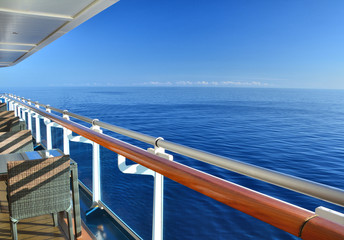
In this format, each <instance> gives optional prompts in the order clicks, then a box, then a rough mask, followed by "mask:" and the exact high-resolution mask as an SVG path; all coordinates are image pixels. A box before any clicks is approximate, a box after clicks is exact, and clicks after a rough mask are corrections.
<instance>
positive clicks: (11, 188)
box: [7, 155, 74, 239]
mask: <svg viewBox="0 0 344 240" xmlns="http://www.w3.org/2000/svg"><path fill="white" fill-rule="evenodd" d="M69 168H70V158H69V156H68V155H63V156H59V157H52V158H46V159H39V160H25V161H13V162H8V163H7V169H8V186H7V188H8V189H7V192H8V205H9V211H10V221H11V227H12V237H13V239H17V238H18V236H17V222H18V221H19V220H21V219H24V218H30V217H35V216H40V215H45V214H55V215H56V213H59V212H62V211H65V212H67V219H68V226H69V237H70V239H74V236H73V226H72V215H71V197H70V179H69V171H70V169H69Z"/></svg>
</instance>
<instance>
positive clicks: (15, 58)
mask: <svg viewBox="0 0 344 240" xmlns="http://www.w3.org/2000/svg"><path fill="white" fill-rule="evenodd" d="M118 1H119V0H1V1H0V67H8V66H12V65H15V64H17V63H19V62H21V61H23V60H24V59H25V58H27V57H29V56H30V55H32V54H33V53H35V52H37V51H38V50H40V49H41V48H43V47H45V46H46V45H48V44H49V43H51V42H52V41H54V40H56V39H57V38H59V37H61V36H62V35H64V34H65V33H67V32H69V31H70V30H72V29H73V28H75V27H77V26H78V25H80V24H81V23H83V22H85V21H86V20H88V19H89V18H91V17H93V16H94V15H96V14H98V13H99V12H101V11H103V10H104V9H106V8H107V7H109V6H111V5H113V4H114V3H116V2H118Z"/></svg>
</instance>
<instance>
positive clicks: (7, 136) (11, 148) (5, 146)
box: [0, 130, 33, 154]
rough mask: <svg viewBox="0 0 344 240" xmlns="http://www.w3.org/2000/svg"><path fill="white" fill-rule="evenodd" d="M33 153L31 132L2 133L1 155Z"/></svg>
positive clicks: (0, 136)
mask: <svg viewBox="0 0 344 240" xmlns="http://www.w3.org/2000/svg"><path fill="white" fill-rule="evenodd" d="M31 151H33V141H32V134H31V131H30V130H22V131H13V132H0V154H8V153H17V152H31Z"/></svg>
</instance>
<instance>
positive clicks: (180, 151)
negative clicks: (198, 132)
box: [0, 0, 344, 240]
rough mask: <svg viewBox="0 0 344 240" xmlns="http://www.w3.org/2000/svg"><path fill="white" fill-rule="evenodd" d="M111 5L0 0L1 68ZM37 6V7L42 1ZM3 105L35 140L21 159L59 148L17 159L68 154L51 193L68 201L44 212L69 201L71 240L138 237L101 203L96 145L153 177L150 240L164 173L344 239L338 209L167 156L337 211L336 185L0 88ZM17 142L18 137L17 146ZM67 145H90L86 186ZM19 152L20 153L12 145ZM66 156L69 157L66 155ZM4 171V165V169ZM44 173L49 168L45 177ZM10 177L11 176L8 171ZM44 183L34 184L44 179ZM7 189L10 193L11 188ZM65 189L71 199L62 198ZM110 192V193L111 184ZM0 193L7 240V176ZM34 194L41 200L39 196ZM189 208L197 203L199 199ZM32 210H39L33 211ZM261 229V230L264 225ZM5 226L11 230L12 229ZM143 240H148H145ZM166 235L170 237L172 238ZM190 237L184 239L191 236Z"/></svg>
mask: <svg viewBox="0 0 344 240" xmlns="http://www.w3.org/2000/svg"><path fill="white" fill-rule="evenodd" d="M117 1H118V0H85V1H84V0H75V1H68V0H61V1H45V2H44V1H38V0H28V1H21V0H4V1H1V3H0V20H1V22H4V27H3V28H2V29H0V67H11V66H14V65H16V64H18V63H19V62H21V61H22V60H24V59H26V58H27V57H29V56H31V55H32V54H34V53H35V52H37V51H39V50H40V49H42V48H43V47H45V46H46V45H48V44H50V43H51V42H53V41H54V40H56V39H57V38H59V37H61V36H62V35H64V34H65V33H67V32H69V31H70V30H72V29H73V28H75V27H77V26H78V25H80V24H82V23H83V22H85V21H86V20H88V19H89V18H91V17H93V16H94V15H96V14H98V13H99V12H101V11H103V10H104V9H106V8H107V7H109V6H111V5H112V4H114V3H116V2H117ZM43 2H44V4H42V3H43ZM0 102H1V103H2V104H3V106H4V108H5V109H4V111H11V112H12V113H11V114H13V119H14V118H16V119H17V120H18V123H19V122H21V123H24V122H25V127H27V128H25V129H23V128H22V129H20V130H23V134H24V135H25V134H28V135H30V137H29V138H30V141H32V139H34V141H32V142H35V144H34V147H31V150H27V149H26V146H24V147H23V149H21V150H23V151H22V152H25V153H28V155H37V154H38V153H37V151H39V149H38V148H36V147H39V146H42V149H41V150H43V151H57V152H59V154H60V155H52V156H50V154H44V157H43V155H42V156H41V158H40V159H38V158H33V159H31V158H26V159H20V160H42V161H43V160H44V161H45V160H47V159H50V160H51V162H52V163H50V165H54V164H55V163H56V162H57V161H55V162H53V160H52V158H54V160H56V159H55V158H59V157H60V158H61V159H62V158H65V159H64V162H63V163H62V164H61V165H63V164H64V165H67V167H65V168H64V169H62V170H61V172H63V173H61V172H58V174H60V175H65V176H67V177H65V179H63V180H65V182H64V183H65V184H64V187H65V188H66V189H65V190H66V191H64V192H63V194H59V195H58V194H57V195H58V197H59V196H60V195H64V197H65V198H64V201H65V202H66V203H68V206H67V207H66V208H64V209H63V210H59V211H51V212H49V213H60V212H61V211H66V212H68V213H69V215H68V216H69V217H70V216H71V215H73V214H71V212H70V211H71V206H70V205H73V206H72V207H73V211H74V214H75V215H74V219H75V221H72V220H71V219H70V220H69V223H71V222H74V226H73V227H74V231H75V232H76V234H74V236H72V234H70V235H71V236H70V238H71V239H76V238H77V239H82V240H83V239H100V240H103V239H104V240H105V239H120V240H122V239H125V240H128V239H142V238H143V237H141V236H140V235H139V234H138V233H137V232H135V231H136V229H135V228H132V227H131V226H129V224H127V223H126V222H125V221H124V220H122V219H121V218H120V217H121V216H119V215H116V211H115V209H112V208H111V207H110V205H108V203H107V202H106V199H105V197H104V195H105V194H104V193H105V192H106V191H105V190H104V191H103V189H102V178H103V180H104V175H102V174H103V173H102V171H101V154H100V148H101V147H102V148H106V149H107V150H109V151H111V152H113V153H115V155H116V157H115V158H113V159H111V161H110V164H111V166H116V167H117V168H118V170H119V171H120V172H121V174H123V175H124V174H128V175H132V176H133V175H147V176H150V177H151V178H152V179H153V180H152V181H151V183H152V184H153V186H152V189H153V194H152V195H153V196H151V199H152V201H151V203H152V204H151V205H152V208H151V209H149V211H151V213H152V214H151V216H152V217H151V219H149V220H150V221H151V227H150V226H149V227H150V229H149V231H150V232H151V235H149V236H152V237H151V238H152V239H154V240H162V239H164V236H165V235H164V224H166V222H167V221H166V222H165V223H164V219H167V217H164V178H168V179H170V180H172V181H174V182H176V183H178V184H180V185H183V186H185V187H188V188H189V189H192V190H194V191H196V192H198V193H200V194H203V195H204V196H207V197H209V198H211V199H213V200H215V201H217V202H219V203H222V204H224V205H227V206H229V207H231V208H233V209H236V210H238V211H240V212H242V213H245V214H247V215H249V216H252V217H254V218H256V219H258V220H261V221H263V222H265V223H268V224H270V225H271V226H273V227H276V228H278V229H280V230H282V231H284V232H286V233H288V234H291V235H293V236H296V237H299V238H301V239H307V240H316V239H318V240H328V239H335V240H336V239H338V240H340V239H344V215H343V214H342V213H339V212H335V211H332V210H331V209H326V208H324V207H321V206H319V207H318V208H316V209H315V210H314V209H312V210H308V209H306V208H302V207H300V206H297V205H293V204H291V203H288V202H285V201H282V200H280V199H277V198H275V197H272V196H269V195H266V194H263V193H262V192H259V191H255V190H252V189H249V188H246V187H244V186H241V185H239V184H236V183H234V182H231V181H229V180H226V179H225V178H220V177H217V176H215V175H212V174H209V173H206V172H203V171H201V170H198V169H197V168H195V167H193V166H191V165H187V163H185V164H184V163H179V162H178V161H174V156H184V157H189V158H192V159H195V160H197V161H201V162H203V163H206V164H209V165H212V166H216V167H219V168H222V169H225V170H226V171H227V170H228V171H231V172H235V173H238V174H241V175H244V176H247V177H251V178H254V179H257V180H260V181H263V182H266V183H269V184H272V185H275V186H279V187H281V188H284V189H288V190H292V191H294V192H298V193H301V194H304V195H307V196H310V197H313V198H316V199H320V200H323V201H326V202H329V203H333V204H336V205H338V206H341V207H343V206H344V190H343V189H339V188H334V187H331V186H328V185H324V184H321V183H317V182H312V181H309V180H307V179H302V178H299V177H296V176H292V175H288V174H285V173H281V172H276V171H274V170H270V169H267V168H263V167H260V166H258V165H257V166H256V165H252V164H249V163H245V162H240V161H237V160H235V159H231V158H228V157H225V156H220V155H216V154H213V153H210V152H205V151H204V150H201V149H200V150H199V149H195V148H191V147H188V146H184V145H181V144H179V143H174V142H171V141H167V140H164V139H163V138H162V137H153V136H149V135H146V134H143V133H140V132H135V131H132V130H129V129H125V128H122V127H120V126H115V125H112V124H110V123H107V122H103V121H100V120H99V119H93V118H89V117H87V116H81V115H78V114H77V113H72V112H69V111H68V110H65V109H58V108H55V107H53V106H50V105H45V104H46V103H44V104H42V103H39V102H37V101H34V100H31V99H26V98H23V97H22V96H17V95H15V94H13V93H2V92H1V93H0ZM52 129H55V130H56V129H57V130H58V131H57V134H56V136H53V130H52ZM108 131H110V132H111V133H115V134H118V135H120V136H125V137H128V138H130V139H133V140H135V141H139V142H140V144H141V143H142V144H144V146H148V147H145V148H142V147H139V145H132V144H130V143H128V142H125V141H122V140H120V138H116V137H113V136H112V135H110V134H108ZM6 132H8V131H6ZM25 136H27V135H25ZM56 139H58V140H59V141H60V142H61V144H60V146H58V147H56V146H55V145H54V140H55V141H56ZM21 140H23V139H21ZM21 140H18V141H17V143H18V142H20V141H21ZM10 141H12V140H10ZM1 142H2V143H3V145H4V146H6V145H8V139H6V138H3V139H0V143H1ZM70 143H73V144H74V143H77V144H80V145H82V144H89V145H91V147H90V149H92V150H91V151H90V156H89V157H90V159H92V160H90V161H89V163H88V167H89V169H90V173H89V174H88V177H89V179H87V180H88V181H89V182H88V183H89V184H88V185H85V184H86V183H83V182H82V181H81V180H80V179H79V178H78V169H77V166H76V165H77V164H78V159H74V158H73V159H70V154H71V152H73V150H75V149H73V146H72V144H70ZM24 148H25V149H24ZM0 150H1V149H0ZM16 150H18V149H17V147H16ZM34 150H35V151H34ZM165 150H166V151H165ZM66 156H68V159H67V157H66ZM67 160H69V162H67ZM74 160H75V161H74ZM126 160H131V161H132V162H127V161H126ZM13 161H17V160H13ZM23 162H24V161H23ZM0 163H1V161H0ZM6 164H7V162H3V165H6ZM8 165H10V164H7V170H8V169H9V168H8ZM37 165H38V164H37ZM72 165H74V166H73V169H74V170H72ZM54 167H55V166H54ZM58 167H60V166H57V167H55V168H54V169H53V170H55V169H57V168H58ZM32 168H33V167H32ZM42 168H43V167H42ZM4 169H6V166H5V167H4ZM67 169H68V170H67ZM116 170H117V169H116ZM40 171H42V169H39V170H35V171H32V172H34V173H32V175H35V174H36V173H37V172H40ZM49 171H50V169H49ZM73 171H74V172H73ZM51 172H52V170H51ZM3 173H6V171H5V170H4V171H3ZM70 173H71V174H70ZM45 174H46V172H44V173H43V174H42V175H45ZM58 174H55V175H54V176H49V179H48V180H47V179H44V181H42V182H43V183H46V182H49V181H52V180H51V179H52V178H58V177H56V175H58ZM38 175H39V174H38ZM8 176H10V174H9V171H8ZM40 176H41V175H40ZM40 176H39V177H40ZM70 176H72V177H71V181H69V179H70ZM12 177H13V176H12ZM14 177H16V176H14ZM25 177H27V176H25ZM6 179H7V176H6ZM8 179H11V177H8ZM1 180H5V179H1ZM20 181H22V179H20V180H18V182H20ZM30 181H31V180H30ZM8 182H9V181H8ZM42 182H40V183H39V184H37V185H39V186H41V185H44V184H42ZM15 183H17V182H15ZM111 183H112V182H111ZM113 184H114V185H116V184H117V183H116V182H113ZM23 185H24V184H23ZM61 185H62V184H61ZM61 185H59V184H56V185H55V188H53V189H54V190H53V191H51V192H54V191H55V192H57V190H56V189H57V188H59V187H60V186H61ZM7 186H8V189H9V188H10V187H9V186H10V184H8V185H7ZM56 186H58V187H56ZM79 186H80V191H79ZM177 186H178V185H177ZM19 187H22V186H19ZM19 187H18V188H19ZM35 187H36V186H35ZM37 188H38V187H37ZM71 189H72V200H71V199H70V198H71V197H70V194H69V192H70V190H71ZM15 190H17V189H15ZM20 191H21V190H20ZM109 191H111V189H110V190H109ZM0 192H1V194H0V210H1V212H0V217H1V222H0V226H1V228H0V239H12V237H13V238H14V239H15V237H14V236H15V232H16V231H11V229H10V228H11V227H10V226H11V224H10V223H11V222H12V223H13V225H15V224H17V219H19V218H15V217H13V218H11V220H12V221H10V216H9V213H10V212H11V213H12V210H13V209H12V207H11V208H10V210H11V211H9V207H8V206H9V205H10V206H12V205H11V204H9V205H8V204H7V202H8V201H7V200H8V199H9V201H11V195H10V193H11V191H10V190H9V191H6V184H5V182H4V181H2V182H0ZM7 195H8V196H9V198H8V199H7V197H6V196H7ZM56 199H57V198H56ZM66 199H67V200H66ZM79 199H80V202H79ZM112 199H114V200H118V201H128V199H126V198H124V197H123V198H120V197H118V196H115V197H112ZM16 200H17V199H16ZM34 200H36V201H38V200H37V199H34ZM53 200H55V199H53ZM53 200H52V201H53ZM70 203H73V204H70ZM39 204H40V203H39ZM39 204H38V205H39ZM194 204H195V205H196V204H197V203H194ZM143 207H146V206H143ZM27 209H29V208H28V207H26V208H21V209H20V210H21V211H23V212H25V211H26V210H27ZM30 209H32V208H30ZM36 209H39V208H38V207H37V208H36ZM80 210H81V211H80ZM18 212H19V211H18ZM122 212H124V213H125V214H133V215H135V214H137V212H136V210H135V211H127V209H122ZM35 213H36V212H35ZM194 215H195V217H198V213H197V212H196V213H194ZM55 216H56V215H55ZM60 216H61V214H60ZM225 217H227V216H224V218H225ZM21 219H22V218H20V219H19V220H20V221H19V223H18V236H19V239H35V240H39V239H65V238H67V234H65V233H67V232H68V231H67V225H68V226H71V225H72V224H66V223H67V220H66V219H65V220H63V219H61V221H59V222H60V225H59V226H58V227H54V224H53V218H52V216H51V214H49V215H43V216H40V217H34V218H27V219H25V220H21ZM76 219H77V220H76ZM80 219H82V220H83V222H85V223H86V224H87V225H86V226H87V227H86V226H85V225H83V224H81V223H80ZM209 221H211V220H209ZM137 222H138V224H143V223H146V222H147V221H146V222H145V221H142V220H138V221H137ZM81 226H83V228H80V227H81ZM248 227H252V228H253V227H256V226H245V228H248ZM14 229H15V227H14ZM88 229H89V230H88ZM80 230H81V231H80ZM178 230H179V229H178ZM259 230H262V231H264V229H259ZM209 231H211V232H212V234H214V238H216V239H217V235H216V234H217V233H216V231H214V229H211V228H209ZM11 232H13V234H11ZM80 232H81V235H80ZM90 232H92V233H93V235H92V234H89V233H90ZM70 233H72V231H70ZM267 234H268V233H267ZM12 235H13V236H12ZM147 238H148V237H146V238H145V239H147ZM177 238H178V237H177ZM179 238H180V236H179ZM186 238H187V237H186ZM173 239H176V238H174V236H173ZM188 239H191V237H189V238H188ZM222 239H223V238H222Z"/></svg>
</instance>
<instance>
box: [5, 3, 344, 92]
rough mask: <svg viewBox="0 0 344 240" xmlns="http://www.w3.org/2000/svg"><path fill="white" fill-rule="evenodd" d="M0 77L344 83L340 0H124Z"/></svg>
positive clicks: (8, 81) (119, 82)
mask: <svg viewBox="0 0 344 240" xmlns="http://www.w3.org/2000/svg"><path fill="white" fill-rule="evenodd" d="M0 78H1V82H2V84H4V85H5V86H19V85H27V86H30V85H31V86H32V85H39V86H151V85H153V86H155V85H162V86H230V87H238V86H243V87H282V88H285V87H287V88H288V87H289V88H335V89H344V1H342V0H331V1H325V0H321V1H320V0H309V1H303V0H293V1H284V0H276V1H273V0H270V1H267V0H265V1H264V0H260V1H256V0H241V1H239V0H236V1H234V0H212V1H209V0H208V1H205V0H173V1H170V0H169V1H167V0H121V1H120V2H118V3H116V4H115V5H113V6H112V7H110V8H109V9H107V10H105V11H104V12H102V13H100V14H99V15H97V16H95V17H94V18H92V19H90V20H88V21H87V22H85V23H83V24H82V25H80V26H79V27H77V28H76V29H74V30H72V31H71V32H69V33H67V34H66V35H64V36H62V37H61V38H59V39H58V40H56V41H55V42H53V43H51V44H50V45H48V46H47V47H45V48H43V49H42V50H40V51H39V52H37V53H35V54H34V55H32V56H31V57H29V58H27V59H26V60H24V61H23V62H21V63H19V64H18V65H16V66H14V67H10V68H2V69H0ZM3 80H5V83H3Z"/></svg>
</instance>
